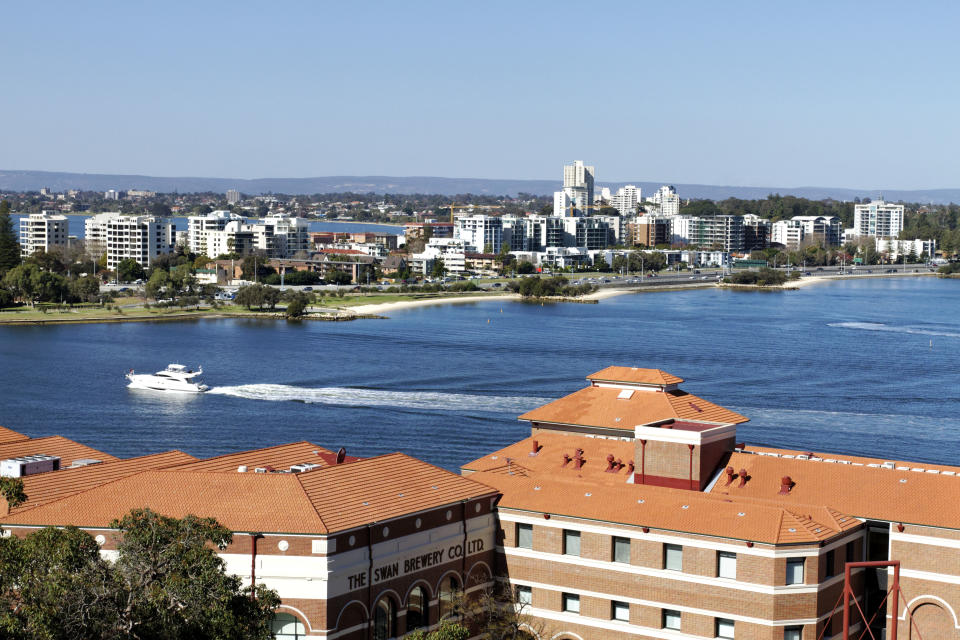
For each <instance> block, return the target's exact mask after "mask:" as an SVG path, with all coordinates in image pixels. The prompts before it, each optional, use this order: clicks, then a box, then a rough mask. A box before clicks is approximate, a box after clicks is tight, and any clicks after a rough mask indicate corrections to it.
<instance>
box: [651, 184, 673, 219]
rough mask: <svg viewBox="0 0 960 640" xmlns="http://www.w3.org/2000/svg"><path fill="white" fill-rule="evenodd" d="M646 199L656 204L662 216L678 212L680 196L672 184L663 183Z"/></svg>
mask: <svg viewBox="0 0 960 640" xmlns="http://www.w3.org/2000/svg"><path fill="white" fill-rule="evenodd" d="M647 201H649V202H652V203H654V204H656V205H658V206H659V207H660V215H662V216H676V215H679V214H680V196H678V195H677V190H676V189H675V188H674V187H672V186H668V185H664V186H662V187H660V188H659V189H657V190H656V192H655V193H654V194H653V196H651V197H650V198H647Z"/></svg>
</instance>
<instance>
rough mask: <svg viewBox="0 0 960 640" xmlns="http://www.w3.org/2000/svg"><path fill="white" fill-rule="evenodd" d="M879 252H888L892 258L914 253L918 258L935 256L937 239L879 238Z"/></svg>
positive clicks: (898, 258)
mask: <svg viewBox="0 0 960 640" xmlns="http://www.w3.org/2000/svg"><path fill="white" fill-rule="evenodd" d="M876 241H877V252H878V253H881V254H887V255H888V256H889V257H890V258H891V259H892V260H900V259H902V258H903V257H905V256H910V255H913V256H914V257H915V258H917V259H918V260H919V259H920V258H923V257H926V258H927V259H928V260H929V259H930V258H933V257H934V255H935V254H936V252H937V241H936V240H896V239H894V238H877V239H876Z"/></svg>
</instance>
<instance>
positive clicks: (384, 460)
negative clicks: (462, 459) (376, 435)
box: [297, 453, 495, 531]
mask: <svg viewBox="0 0 960 640" xmlns="http://www.w3.org/2000/svg"><path fill="white" fill-rule="evenodd" d="M297 477H298V478H299V480H300V482H301V484H302V485H303V490H304V491H305V492H306V495H307V496H308V497H309V499H310V501H311V503H312V504H313V506H314V508H316V510H317V512H318V513H320V514H321V515H322V517H323V521H324V523H325V524H326V526H327V528H328V530H329V531H342V530H344V529H351V528H353V527H359V526H362V525H365V524H367V523H369V522H376V521H379V520H386V519H389V518H394V517H397V516H401V515H403V514H405V513H410V512H413V511H421V510H425V509H431V508H436V507H441V506H443V505H446V504H451V503H456V502H459V501H460V500H468V499H472V498H478V497H481V496H485V495H492V494H494V493H495V490H494V489H491V488H490V487H489V486H486V485H483V484H481V483H479V482H476V481H474V480H472V479H469V478H464V477H462V476H459V475H457V474H455V473H451V472H449V471H447V470H445V469H441V468H440V467H435V466H433V465H431V464H428V463H426V462H423V461H422V460H417V459H416V458H412V457H410V456H408V455H405V454H402V453H391V454H388V455H384V456H378V457H376V458H369V459H366V460H360V461H358V462H354V463H352V464H345V465H340V466H334V467H329V468H326V469H320V470H318V471H311V472H309V473H302V474H299V475H298V476H297Z"/></svg>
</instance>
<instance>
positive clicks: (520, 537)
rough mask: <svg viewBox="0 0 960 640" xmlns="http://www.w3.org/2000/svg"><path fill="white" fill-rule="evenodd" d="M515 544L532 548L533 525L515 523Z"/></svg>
mask: <svg viewBox="0 0 960 640" xmlns="http://www.w3.org/2000/svg"><path fill="white" fill-rule="evenodd" d="M517 546H518V547H522V548H524V549H533V525H532V524H517Z"/></svg>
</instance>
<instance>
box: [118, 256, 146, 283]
mask: <svg viewBox="0 0 960 640" xmlns="http://www.w3.org/2000/svg"><path fill="white" fill-rule="evenodd" d="M145 276H146V272H145V271H144V270H143V267H142V266H140V263H139V262H137V261H136V260H134V259H133V258H124V259H123V260H121V261H120V262H119V263H118V264H117V277H118V278H119V279H120V282H133V281H134V280H142V279H143V278H144V277H145Z"/></svg>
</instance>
